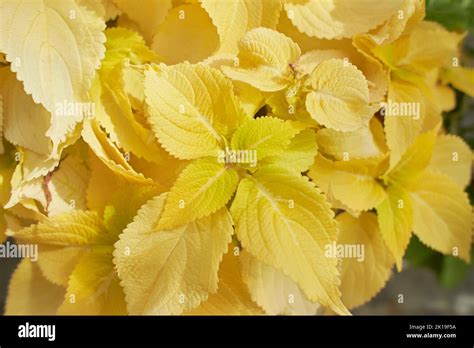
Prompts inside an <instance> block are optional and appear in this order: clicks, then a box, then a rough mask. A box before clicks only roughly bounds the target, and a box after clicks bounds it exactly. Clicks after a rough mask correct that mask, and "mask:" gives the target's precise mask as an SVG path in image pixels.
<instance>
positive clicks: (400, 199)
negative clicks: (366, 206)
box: [376, 186, 413, 271]
mask: <svg viewBox="0 0 474 348" xmlns="http://www.w3.org/2000/svg"><path fill="white" fill-rule="evenodd" d="M376 209H377V215H378V222H379V228H380V232H381V233H382V237H383V239H384V241H385V243H386V244H387V247H388V248H389V250H390V251H391V252H392V255H393V256H394V257H395V262H396V265H397V269H398V270H399V271H401V269H402V258H403V255H404V254H405V250H406V248H407V246H408V242H409V241H410V237H411V232H412V228H413V209H412V203H411V199H410V195H409V193H408V192H407V191H406V190H405V189H403V188H401V187H398V186H389V187H388V189H387V198H386V199H385V201H383V202H382V204H380V205H379V206H378V207H377V208H376Z"/></svg>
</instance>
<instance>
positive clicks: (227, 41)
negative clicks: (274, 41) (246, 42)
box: [201, 0, 282, 53]
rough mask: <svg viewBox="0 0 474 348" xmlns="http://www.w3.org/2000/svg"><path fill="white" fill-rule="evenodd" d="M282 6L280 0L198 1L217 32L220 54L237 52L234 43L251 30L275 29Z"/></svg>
mask: <svg viewBox="0 0 474 348" xmlns="http://www.w3.org/2000/svg"><path fill="white" fill-rule="evenodd" d="M281 5H282V4H281V1H280V0H232V1H219V0H201V6H202V7H203V8H204V9H205V10H206V11H207V13H208V14H209V16H210V17H211V19H212V22H213V23H214V25H215V26H216V28H217V32H218V33H219V37H220V42H221V44H220V47H219V50H218V52H219V53H237V51H238V49H237V43H238V42H239V40H240V39H241V38H242V37H243V36H244V34H245V33H246V32H248V31H249V30H251V29H254V28H257V27H267V28H270V29H274V28H275V26H276V24H277V21H278V17H279V14H280V10H281Z"/></svg>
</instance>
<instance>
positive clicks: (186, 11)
mask: <svg viewBox="0 0 474 348" xmlns="http://www.w3.org/2000/svg"><path fill="white" fill-rule="evenodd" d="M190 38H193V39H192V40H190ZM183 43H186V44H183ZM218 48H219V35H218V34H217V30H216V27H214V25H213V24H212V21H211V19H210V18H209V15H208V14H207V12H206V11H205V10H204V9H203V8H202V7H201V6H200V5H199V4H190V5H189V4H185V5H181V6H178V7H175V8H173V9H172V10H171V11H170V12H169V13H168V16H167V17H166V19H165V21H164V22H163V23H162V24H161V25H160V27H159V29H158V32H157V34H156V35H155V37H154V39H153V44H152V49H153V50H154V51H155V52H156V53H158V54H159V55H160V57H161V58H162V61H163V63H166V64H170V65H171V64H177V63H181V62H184V61H189V62H190V63H197V62H200V61H202V60H204V59H206V58H207V57H209V56H211V55H212V54H213V53H214V52H215V51H216V50H217V49H218Z"/></svg>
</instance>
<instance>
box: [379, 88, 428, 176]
mask: <svg viewBox="0 0 474 348" xmlns="http://www.w3.org/2000/svg"><path fill="white" fill-rule="evenodd" d="M388 103H392V105H394V109H393V111H390V110H388V109H387V108H389V107H390V105H389V104H387V108H386V109H385V111H384V113H385V114H384V119H385V135H386V139H387V146H388V148H389V149H390V167H391V168H393V167H394V166H395V165H396V164H397V163H398V161H400V159H401V157H402V155H403V154H404V153H405V151H407V149H408V148H409V147H410V145H412V144H413V142H414V141H415V139H416V138H417V136H418V135H419V134H420V131H421V126H422V123H423V118H424V116H425V114H426V111H425V104H424V102H423V94H422V92H421V90H420V89H419V88H418V87H417V86H416V85H414V84H412V83H408V82H404V81H400V80H392V81H391V82H390V86H389V90H388ZM404 105H405V106H406V112H402V106H404ZM395 106H396V107H397V108H398V111H399V112H395V110H396V109H395Z"/></svg>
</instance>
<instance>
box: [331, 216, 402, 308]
mask: <svg viewBox="0 0 474 348" xmlns="http://www.w3.org/2000/svg"><path fill="white" fill-rule="evenodd" d="M336 219H337V221H338V222H339V226H340V232H339V236H338V238H337V247H341V248H344V250H347V249H346V248H347V247H348V246H349V247H350V248H352V249H351V250H354V249H353V248H354V247H355V248H362V249H361V250H362V254H361V255H356V253H352V255H345V257H343V259H342V264H341V286H340V290H341V293H342V302H343V303H344V304H345V305H346V306H347V308H355V307H359V306H360V305H362V304H364V303H366V302H368V301H369V300H371V299H372V298H373V297H374V296H375V295H376V294H377V293H378V292H379V291H380V290H381V289H382V288H383V287H384V286H385V283H386V282H387V280H388V279H389V277H390V274H391V269H392V266H393V264H394V259H393V256H392V255H391V254H390V251H389V249H388V248H387V246H386V244H385V242H384V240H383V238H382V235H381V234H380V231H379V227H378V224H377V216H376V215H375V214H374V213H362V214H361V215H360V217H359V218H354V217H353V216H351V215H350V214H348V213H342V214H340V215H338V216H337V217H336ZM359 256H360V257H359Z"/></svg>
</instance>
